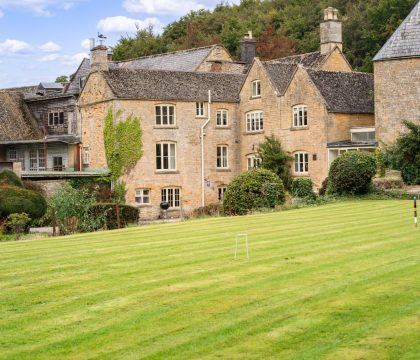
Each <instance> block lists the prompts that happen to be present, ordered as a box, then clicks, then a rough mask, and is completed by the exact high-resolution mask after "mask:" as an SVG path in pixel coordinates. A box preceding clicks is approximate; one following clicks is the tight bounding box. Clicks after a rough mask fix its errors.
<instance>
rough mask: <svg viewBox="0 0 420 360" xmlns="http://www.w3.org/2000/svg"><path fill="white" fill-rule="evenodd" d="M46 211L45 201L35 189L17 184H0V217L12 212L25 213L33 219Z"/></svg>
mask: <svg viewBox="0 0 420 360" xmlns="http://www.w3.org/2000/svg"><path fill="white" fill-rule="evenodd" d="M46 211H47V202H46V201H45V199H44V198H43V196H42V194H40V193H39V192H37V191H32V190H27V189H23V188H20V187H17V186H11V185H3V186H0V218H6V217H7V216H9V215H10V214H13V213H26V214H28V215H29V217H30V218H31V219H32V220H34V219H39V218H41V217H42V216H43V215H44V214H45V212H46Z"/></svg>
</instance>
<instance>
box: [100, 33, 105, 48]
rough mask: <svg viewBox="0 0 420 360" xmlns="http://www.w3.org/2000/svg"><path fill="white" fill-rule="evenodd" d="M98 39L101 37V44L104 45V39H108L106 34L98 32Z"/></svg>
mask: <svg viewBox="0 0 420 360" xmlns="http://www.w3.org/2000/svg"><path fill="white" fill-rule="evenodd" d="M98 39H99V44H100V45H103V44H104V41H105V39H106V36H105V35H104V34H100V33H99V32H98Z"/></svg>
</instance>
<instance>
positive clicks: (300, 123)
mask: <svg viewBox="0 0 420 360" xmlns="http://www.w3.org/2000/svg"><path fill="white" fill-rule="evenodd" d="M307 126H308V107H307V106H306V105H296V106H293V127H294V128H303V127H307Z"/></svg>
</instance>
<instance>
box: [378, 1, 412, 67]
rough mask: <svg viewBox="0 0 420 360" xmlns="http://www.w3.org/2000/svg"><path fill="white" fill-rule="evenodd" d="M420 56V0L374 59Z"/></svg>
mask: <svg viewBox="0 0 420 360" xmlns="http://www.w3.org/2000/svg"><path fill="white" fill-rule="evenodd" d="M410 57H420V1H419V2H418V3H417V5H416V6H414V8H413V10H412V11H411V12H410V14H409V15H408V16H407V17H406V18H405V20H404V21H403V22H402V23H401V25H400V26H399V27H398V29H397V30H395V32H394V33H393V34H392V35H391V37H390V38H389V39H388V41H387V42H386V43H385V45H384V46H383V47H382V48H381V50H379V52H378V53H377V54H376V55H375V57H374V58H373V61H380V60H387V59H398V58H410Z"/></svg>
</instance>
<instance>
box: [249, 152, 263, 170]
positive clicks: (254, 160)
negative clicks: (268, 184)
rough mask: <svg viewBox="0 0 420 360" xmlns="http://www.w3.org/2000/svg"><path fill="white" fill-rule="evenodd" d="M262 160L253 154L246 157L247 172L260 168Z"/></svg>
mask: <svg viewBox="0 0 420 360" xmlns="http://www.w3.org/2000/svg"><path fill="white" fill-rule="evenodd" d="M261 164H262V159H261V158H260V157H259V156H258V155H257V154H251V155H248V156H247V157H246V166H247V170H250V169H254V168H257V167H260V166H261Z"/></svg>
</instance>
